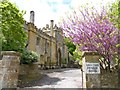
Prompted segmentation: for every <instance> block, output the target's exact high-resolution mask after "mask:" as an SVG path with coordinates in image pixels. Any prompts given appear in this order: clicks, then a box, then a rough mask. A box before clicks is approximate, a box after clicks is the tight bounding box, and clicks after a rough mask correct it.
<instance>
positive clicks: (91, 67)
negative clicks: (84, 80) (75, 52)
mask: <svg viewBox="0 0 120 90" xmlns="http://www.w3.org/2000/svg"><path fill="white" fill-rule="evenodd" d="M86 74H100V64H99V63H86Z"/></svg>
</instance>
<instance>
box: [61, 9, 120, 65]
mask: <svg viewBox="0 0 120 90" xmlns="http://www.w3.org/2000/svg"><path fill="white" fill-rule="evenodd" d="M60 25H61V27H62V28H63V31H64V34H65V36H67V37H69V38H71V40H72V42H74V43H76V44H77V45H79V47H80V50H82V51H86V50H87V51H97V52H98V53H99V54H100V55H101V56H102V57H104V59H105V60H106V61H107V62H108V65H109V67H110V60H112V59H113V58H115V56H116V55H115V53H117V48H116V45H117V44H118V36H119V34H118V30H119V29H118V28H117V27H116V26H115V25H114V23H113V22H111V21H110V17H109V15H108V12H107V9H105V8H104V7H103V8H102V9H101V10H100V11H98V10H96V9H95V8H84V9H79V10H77V11H76V10H73V12H72V14H70V15H68V16H67V17H66V18H64V19H63V21H62V23H61V24H60Z"/></svg>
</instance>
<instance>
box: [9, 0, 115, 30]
mask: <svg viewBox="0 0 120 90" xmlns="http://www.w3.org/2000/svg"><path fill="white" fill-rule="evenodd" d="M10 1H11V2H12V3H15V4H16V5H17V6H18V8H19V9H20V10H25V11H26V14H25V15H24V19H25V20H26V21H27V22H29V20H30V11H34V12H35V25H36V26H37V27H38V28H42V27H44V26H46V24H49V23H50V20H54V23H56V24H57V23H58V21H59V20H60V18H61V17H64V16H65V15H66V13H65V12H68V11H70V10H71V8H75V9H77V8H79V6H81V5H85V4H86V3H89V4H90V5H93V6H95V7H99V5H100V3H101V4H102V5H106V4H107V3H109V2H113V1H115V0H10Z"/></svg>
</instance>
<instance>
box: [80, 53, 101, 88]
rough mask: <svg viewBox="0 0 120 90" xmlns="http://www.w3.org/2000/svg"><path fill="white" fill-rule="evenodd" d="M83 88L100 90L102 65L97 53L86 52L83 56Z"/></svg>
mask: <svg viewBox="0 0 120 90" xmlns="http://www.w3.org/2000/svg"><path fill="white" fill-rule="evenodd" d="M82 61H83V63H82V66H83V88H100V85H101V84H100V64H99V54H98V53H97V52H90V51H86V52H83V56H82Z"/></svg>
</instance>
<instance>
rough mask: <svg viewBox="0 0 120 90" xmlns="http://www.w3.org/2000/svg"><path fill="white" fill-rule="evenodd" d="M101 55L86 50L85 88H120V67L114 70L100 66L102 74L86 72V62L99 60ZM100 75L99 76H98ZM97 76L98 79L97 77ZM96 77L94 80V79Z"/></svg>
mask: <svg viewBox="0 0 120 90" xmlns="http://www.w3.org/2000/svg"><path fill="white" fill-rule="evenodd" d="M98 57H99V55H98V54H97V53H95V52H84V54H83V58H82V60H83V62H82V63H83V67H82V68H83V72H82V78H83V88H94V87H95V88H118V87H120V85H118V83H119V72H118V69H114V70H113V71H111V72H110V71H109V70H108V71H106V70H105V69H102V68H100V74H98V75H97V74H86V71H85V68H86V62H88V63H95V62H99V60H98V59H99V58H98ZM97 76H98V77H97ZM95 77H96V79H95ZM93 79H94V80H93ZM94 81H96V83H94Z"/></svg>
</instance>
